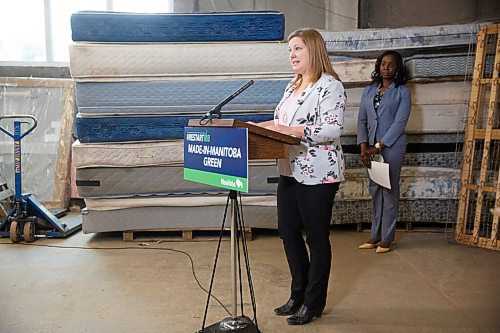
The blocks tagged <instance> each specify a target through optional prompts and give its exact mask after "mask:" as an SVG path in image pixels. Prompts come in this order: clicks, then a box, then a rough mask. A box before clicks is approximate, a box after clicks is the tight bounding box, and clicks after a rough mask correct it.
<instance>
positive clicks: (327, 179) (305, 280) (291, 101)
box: [259, 29, 346, 325]
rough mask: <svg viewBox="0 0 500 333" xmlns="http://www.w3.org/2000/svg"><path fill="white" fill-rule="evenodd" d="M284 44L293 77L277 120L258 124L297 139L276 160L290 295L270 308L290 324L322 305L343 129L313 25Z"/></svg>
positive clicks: (334, 84) (337, 96)
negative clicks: (303, 234)
mask: <svg viewBox="0 0 500 333" xmlns="http://www.w3.org/2000/svg"><path fill="white" fill-rule="evenodd" d="M288 47H289V61H290V65H291V67H292V69H293V71H294V72H295V78H294V79H293V80H292V81H291V82H290V84H289V85H288V87H287V88H286V90H285V93H284V94H283V97H282V99H281V101H280V102H279V104H278V106H277V107H276V110H275V114H274V120H271V121H268V122H264V123H260V124H259V125H260V126H264V127H267V128H269V129H272V130H275V131H278V132H281V133H284V134H288V135H294V136H297V137H300V138H301V139H302V142H301V145H300V146H290V147H289V151H288V152H289V157H288V159H282V160H278V170H279V173H280V179H279V182H278V231H279V235H280V237H281V239H282V240H283V247H284V249H285V254H286V258H287V261H288V266H289V268H290V273H291V275H292V281H291V287H290V297H289V299H288V301H287V302H286V303H285V304H283V305H282V306H280V307H278V308H276V309H275V310H274V312H275V314H276V315H279V316H286V315H288V316H290V317H289V318H287V323H288V324H289V325H303V324H307V323H309V322H311V321H312V320H314V319H315V318H317V317H320V316H321V315H322V313H323V309H324V308H325V305H326V298H327V291H328V280H329V277H330V268H331V260H332V253H331V245H330V229H329V227H330V223H331V217H332V208H333V199H334V197H335V194H336V193H337V191H338V189H339V185H340V182H341V181H343V180H344V156H343V152H342V147H341V145H340V135H341V133H342V129H343V121H344V109H345V101H346V94H345V91H344V86H343V85H342V83H341V82H340V80H339V78H338V75H337V73H335V71H334V70H333V68H332V65H331V62H330V59H329V58H328V54H327V51H326V48H325V44H324V41H323V38H322V37H321V34H320V33H319V32H318V31H316V30H314V29H302V30H297V31H295V32H293V33H292V34H291V35H290V36H289V37H288ZM302 231H304V233H305V235H306V241H304V238H303V236H302ZM307 248H309V251H308V249H307Z"/></svg>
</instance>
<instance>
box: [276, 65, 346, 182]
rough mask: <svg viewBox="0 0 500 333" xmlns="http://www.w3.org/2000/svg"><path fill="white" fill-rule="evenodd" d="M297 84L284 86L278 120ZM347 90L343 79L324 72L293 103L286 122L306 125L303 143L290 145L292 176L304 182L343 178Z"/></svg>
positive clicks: (338, 180) (340, 179)
mask: <svg viewBox="0 0 500 333" xmlns="http://www.w3.org/2000/svg"><path fill="white" fill-rule="evenodd" d="M294 90H295V88H294V87H288V88H287V89H286V90H285V93H284V95H283V98H282V99H281V101H280V102H279V104H278V106H277V107H276V110H275V113H274V120H275V122H277V121H278V114H279V111H280V107H281V105H282V104H283V102H284V101H285V100H286V99H287V98H288V97H290V95H292V93H293V92H294ZM346 99H347V96H346V93H345V90H344V86H343V85H342V83H341V82H340V81H338V80H337V79H335V78H334V77H332V76H331V75H329V74H326V73H323V75H321V77H320V79H319V80H318V81H317V82H316V83H315V84H311V85H309V86H308V87H307V88H306V89H305V90H304V91H303V92H302V93H301V94H300V96H299V97H298V99H297V102H296V104H295V105H293V108H295V109H294V110H291V111H292V116H291V117H288V123H286V124H284V125H287V126H304V137H305V139H304V140H303V141H302V142H301V145H300V146H289V151H288V155H289V156H288V162H289V163H290V168H291V171H292V176H293V177H294V178H295V179H296V180H297V181H298V182H299V183H302V184H306V185H315V184H324V183H336V182H340V181H343V180H344V170H345V166H344V154H343V152H342V146H341V145H340V135H341V134H342V130H343V122H344V110H345V103H346Z"/></svg>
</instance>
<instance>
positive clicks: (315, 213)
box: [278, 176, 340, 310]
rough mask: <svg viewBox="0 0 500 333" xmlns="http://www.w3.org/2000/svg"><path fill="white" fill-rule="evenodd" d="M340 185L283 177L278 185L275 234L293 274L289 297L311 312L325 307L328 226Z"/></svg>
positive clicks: (327, 268)
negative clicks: (302, 304) (316, 183)
mask: <svg viewBox="0 0 500 333" xmlns="http://www.w3.org/2000/svg"><path fill="white" fill-rule="evenodd" d="M339 186H340V183H332V184H319V185H303V184H300V183H298V182H297V181H296V180H295V179H294V178H293V177H284V176H281V177H280V179H279V182H278V231H279V234H280V238H281V239H282V240H283V247H284V248H285V254H286V258H287V260H288V266H289V268H290V273H291V275H292V285H291V295H290V297H291V298H292V299H294V300H298V301H303V302H304V304H305V305H306V306H307V307H309V308H310V309H312V310H323V309H324V307H325V305H326V296H327V292H328V279H329V277H330V267H331V261H332V252H331V246H330V228H329V227H330V221H331V217H332V207H333V199H334V198H335V194H336V193H337V191H338V189H339ZM302 231H304V232H305V236H306V241H305V242H304V238H303V236H302ZM306 243H307V246H308V247H309V253H308V251H307V248H306Z"/></svg>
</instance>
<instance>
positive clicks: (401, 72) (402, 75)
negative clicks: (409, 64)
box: [372, 50, 407, 87]
mask: <svg viewBox="0 0 500 333" xmlns="http://www.w3.org/2000/svg"><path fill="white" fill-rule="evenodd" d="M386 55H392V56H394V57H395V58H396V62H397V70H396V77H395V78H394V84H395V85H396V87H397V86H400V85H403V84H405V83H406V81H407V78H406V67H405V64H404V63H403V57H402V56H401V54H399V52H396V51H393V50H389V51H385V52H384V53H382V54H381V55H379V56H378V58H377V61H376V62H375V70H374V71H373V72H372V84H382V77H381V76H380V64H381V63H382V59H383V58H384V57H385V56H386Z"/></svg>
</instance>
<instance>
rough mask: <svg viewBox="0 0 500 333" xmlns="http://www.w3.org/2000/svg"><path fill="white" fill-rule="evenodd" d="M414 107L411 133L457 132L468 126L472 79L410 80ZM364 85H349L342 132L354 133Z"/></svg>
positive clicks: (409, 122)
mask: <svg viewBox="0 0 500 333" xmlns="http://www.w3.org/2000/svg"><path fill="white" fill-rule="evenodd" d="M408 87H409V88H410V90H411V98H412V109H411V114H410V119H409V121H408V125H407V127H406V132H407V133H409V134H424V133H456V132H461V131H463V130H464V128H465V123H464V119H465V116H466V115H467V106H468V100H469V96H470V89H471V85H470V82H459V81H456V82H436V83H409V84H408ZM363 89H364V87H360V88H348V89H346V91H347V104H346V105H347V107H346V111H345V114H344V131H343V135H355V134H356V125H357V119H358V112H359V103H360V100H361V95H362V93H363Z"/></svg>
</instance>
